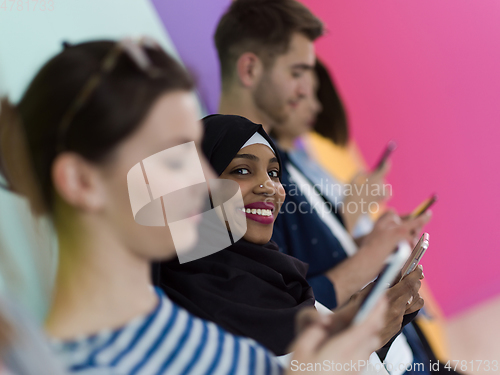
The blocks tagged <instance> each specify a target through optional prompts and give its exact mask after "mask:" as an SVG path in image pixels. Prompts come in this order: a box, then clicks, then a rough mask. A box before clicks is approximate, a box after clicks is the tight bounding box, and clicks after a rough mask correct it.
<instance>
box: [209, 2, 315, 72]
mask: <svg viewBox="0 0 500 375" xmlns="http://www.w3.org/2000/svg"><path fill="white" fill-rule="evenodd" d="M296 32H298V33H301V34H303V35H305V36H306V37H307V38H309V39H310V40H311V41H314V40H316V39H317V38H318V37H319V36H321V35H322V34H323V23H322V22H321V21H320V20H319V19H318V18H317V17H316V16H315V15H314V14H312V13H311V11H310V10H309V9H307V8H306V7H305V6H304V5H303V4H301V3H299V2H298V1H295V0H236V1H234V2H233V3H232V4H231V6H230V7H229V9H228V11H227V12H226V13H225V14H224V15H223V16H222V18H221V20H220V21H219V25H218V26H217V30H216V32H215V37H214V39H215V46H216V47H217V52H218V54H219V61H220V66H221V76H222V79H223V80H225V79H227V78H228V77H231V75H232V74H233V72H234V65H235V62H236V60H237V59H238V58H239V56H241V54H242V53H244V52H247V51H249V52H253V53H255V54H256V55H257V56H259V57H260V58H261V59H262V60H263V62H264V64H265V65H266V66H269V65H270V64H272V62H274V59H275V57H276V56H277V55H280V54H283V53H286V52H287V50H288V47H289V44H290V39H291V37H292V34H294V33H296Z"/></svg>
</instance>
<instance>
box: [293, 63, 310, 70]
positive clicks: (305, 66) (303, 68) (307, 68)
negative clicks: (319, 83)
mask: <svg viewBox="0 0 500 375" xmlns="http://www.w3.org/2000/svg"><path fill="white" fill-rule="evenodd" d="M292 69H301V70H313V69H314V65H309V64H304V63H300V64H295V65H292Z"/></svg>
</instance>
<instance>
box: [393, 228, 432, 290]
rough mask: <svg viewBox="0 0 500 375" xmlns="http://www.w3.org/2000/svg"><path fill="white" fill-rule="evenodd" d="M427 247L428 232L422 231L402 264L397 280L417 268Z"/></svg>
mask: <svg viewBox="0 0 500 375" xmlns="http://www.w3.org/2000/svg"><path fill="white" fill-rule="evenodd" d="M428 248H429V233H424V234H422V237H420V240H419V241H418V243H417V246H415V248H414V249H413V252H412V253H411V255H410V257H409V258H408V260H407V261H406V263H405V265H404V266H403V269H402V272H401V278H400V279H399V281H401V280H403V278H404V277H405V276H406V275H409V274H410V273H412V272H413V271H414V270H415V268H417V266H418V264H419V263H420V260H421V259H422V257H423V256H424V254H425V252H426V251H427V249H428Z"/></svg>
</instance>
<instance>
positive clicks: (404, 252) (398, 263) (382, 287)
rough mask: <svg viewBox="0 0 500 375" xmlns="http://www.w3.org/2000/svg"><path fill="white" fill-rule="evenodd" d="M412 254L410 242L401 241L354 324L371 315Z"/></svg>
mask: <svg viewBox="0 0 500 375" xmlns="http://www.w3.org/2000/svg"><path fill="white" fill-rule="evenodd" d="M410 252H411V248H410V245H408V242H406V241H401V242H400V243H399V244H398V248H397V250H396V251H395V252H394V253H392V254H391V255H389V257H388V258H387V261H386V265H385V267H384V268H383V270H382V272H381V273H380V274H379V276H378V278H377V280H375V283H374V285H373V287H372V289H371V290H370V291H369V292H368V294H367V295H366V297H365V298H364V300H363V302H362V303H361V307H360V308H359V310H358V312H357V314H356V316H355V317H354V319H353V324H360V323H361V322H363V321H364V320H365V319H366V317H367V316H368V315H369V314H370V312H371V311H372V309H373V308H374V307H375V305H376V304H377V302H378V300H379V299H380V298H381V297H382V296H383V295H384V293H385V291H386V290H387V288H389V287H390V286H391V283H392V282H393V280H394V279H395V278H396V276H397V275H398V273H399V272H400V271H401V267H402V266H403V264H404V263H405V261H406V260H407V259H408V256H409V255H410Z"/></svg>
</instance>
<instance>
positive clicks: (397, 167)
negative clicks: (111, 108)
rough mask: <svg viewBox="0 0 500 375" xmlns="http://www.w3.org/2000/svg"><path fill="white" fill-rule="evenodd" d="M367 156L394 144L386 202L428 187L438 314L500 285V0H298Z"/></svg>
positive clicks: (403, 200) (400, 202) (414, 200)
mask: <svg viewBox="0 0 500 375" xmlns="http://www.w3.org/2000/svg"><path fill="white" fill-rule="evenodd" d="M303 3H305V4H306V5H307V6H309V7H310V9H311V10H312V11H313V12H314V13H315V14H316V15H318V16H320V17H321V18H322V19H323V21H324V22H325V23H326V25H327V27H328V30H329V32H328V35H327V36H326V37H324V38H322V39H321V40H320V41H318V43H317V52H318V55H319V56H320V57H321V58H323V59H324V60H326V62H327V64H328V65H329V67H330V68H331V70H332V72H333V74H334V76H335V78H336V82H337V84H338V86H339V88H340V90H341V94H342V96H343V98H344V101H345V104H346V106H347V109H348V113H349V115H350V122H351V129H352V133H353V136H354V138H355V140H356V141H357V143H358V145H359V146H360V149H361V150H362V153H363V154H364V156H365V158H366V160H367V162H368V163H369V165H372V164H373V163H374V162H375V161H376V160H377V159H378V157H379V155H380V153H381V152H382V149H383V148H384V146H385V144H386V143H387V141H388V140H390V139H394V140H396V141H397V143H398V145H399V147H398V149H397V150H396V151H395V153H394V155H393V158H392V170H391V172H390V174H389V176H388V181H389V182H390V183H391V184H392V185H393V198H392V201H391V202H390V205H392V206H394V207H396V208H397V209H398V210H401V211H403V212H408V211H410V210H412V209H413V208H414V207H415V206H416V205H418V204H419V202H420V201H422V200H423V199H425V198H426V197H427V196H428V195H430V194H431V193H433V192H437V193H438V195H439V202H438V203H437V204H436V205H435V206H434V209H433V213H434V218H433V219H432V221H431V223H430V224H429V225H428V227H427V231H428V232H429V234H430V247H429V251H428V253H427V254H426V255H425V258H424V260H423V264H424V268H425V275H426V279H427V281H428V283H429V285H430V287H431V289H432V291H433V293H434V295H435V297H436V299H437V300H438V302H439V303H440V305H441V307H442V308H443V310H444V312H445V314H446V315H448V316H449V315H453V314H455V313H457V312H460V311H462V310H464V309H466V308H468V307H470V306H472V305H474V304H477V303H479V302H481V301H484V300H486V299H489V298H491V297H493V296H496V295H498V294H499V293H500V272H499V266H500V255H499V252H498V248H499V243H500V230H499V229H498V226H497V224H498V217H499V211H500V210H499V209H500V198H499V196H498V195H499V194H500V177H499V172H500V171H499V160H500V145H499V140H500V126H499V125H500V21H499V20H500V2H499V1H498V0H481V1H470V0H440V1H435V0H418V1H417V0H404V1H402V0H377V1H366V0H349V1H324V0H303Z"/></svg>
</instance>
